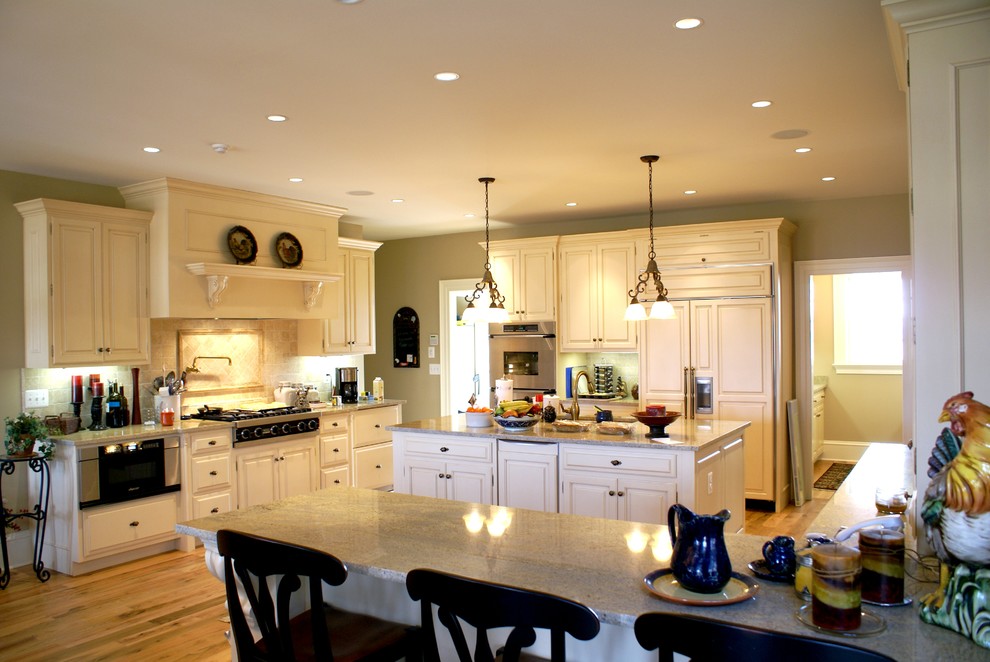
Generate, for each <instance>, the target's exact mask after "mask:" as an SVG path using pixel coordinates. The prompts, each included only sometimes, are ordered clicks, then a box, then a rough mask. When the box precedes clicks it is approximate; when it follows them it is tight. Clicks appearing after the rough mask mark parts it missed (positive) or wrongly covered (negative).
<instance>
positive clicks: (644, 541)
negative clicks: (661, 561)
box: [626, 529, 650, 554]
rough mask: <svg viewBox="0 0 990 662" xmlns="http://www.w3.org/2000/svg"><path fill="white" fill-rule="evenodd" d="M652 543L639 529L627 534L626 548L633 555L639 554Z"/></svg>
mask: <svg viewBox="0 0 990 662" xmlns="http://www.w3.org/2000/svg"><path fill="white" fill-rule="evenodd" d="M649 542H650V536H649V535H648V534H646V533H643V532H642V531H640V530H639V529H633V530H632V531H630V532H629V533H627V534H626V547H628V548H629V551H630V552H632V553H633V554H639V553H640V552H642V551H643V550H644V549H646V546H647V545H648V544H649Z"/></svg>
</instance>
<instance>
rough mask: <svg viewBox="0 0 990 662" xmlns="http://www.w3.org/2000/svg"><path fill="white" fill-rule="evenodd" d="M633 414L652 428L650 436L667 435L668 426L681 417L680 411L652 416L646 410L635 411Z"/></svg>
mask: <svg viewBox="0 0 990 662" xmlns="http://www.w3.org/2000/svg"><path fill="white" fill-rule="evenodd" d="M631 416H632V417H633V418H635V419H636V420H637V421H639V422H640V423H642V424H643V425H648V426H649V428H650V437H667V436H669V435H668V434H667V430H666V428H667V426H668V425H670V424H671V423H673V422H674V421H676V420H677V419H678V418H680V417H681V414H680V412H676V411H669V412H667V413H666V414H665V415H663V416H651V415H650V414H648V413H647V412H645V411H634V412H633V413H632V414H631Z"/></svg>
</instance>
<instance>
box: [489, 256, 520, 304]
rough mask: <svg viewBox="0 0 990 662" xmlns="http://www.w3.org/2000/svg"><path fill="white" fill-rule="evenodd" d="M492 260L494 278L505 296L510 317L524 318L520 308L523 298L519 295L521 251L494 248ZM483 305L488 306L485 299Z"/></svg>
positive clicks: (490, 257)
mask: <svg viewBox="0 0 990 662" xmlns="http://www.w3.org/2000/svg"><path fill="white" fill-rule="evenodd" d="M489 259H490V260H491V263H490V264H491V267H492V269H491V271H492V278H493V279H494V280H495V284H496V285H498V291H499V292H500V293H502V295H503V296H504V297H505V304H504V305H505V309H506V310H507V311H508V312H509V319H510V320H513V321H518V320H520V319H522V314H521V312H520V310H519V308H520V304H521V303H522V300H521V299H520V298H519V296H517V289H518V287H519V284H520V281H519V251H518V250H493V251H491V252H490V253H489ZM483 305H485V306H487V305H488V302H487V301H485V302H484V303H483Z"/></svg>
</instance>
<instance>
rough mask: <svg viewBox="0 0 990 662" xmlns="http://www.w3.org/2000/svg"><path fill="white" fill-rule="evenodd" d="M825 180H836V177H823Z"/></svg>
mask: <svg viewBox="0 0 990 662" xmlns="http://www.w3.org/2000/svg"><path fill="white" fill-rule="evenodd" d="M822 181H823V182H834V181H835V177H822Z"/></svg>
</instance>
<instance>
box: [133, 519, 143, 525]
mask: <svg viewBox="0 0 990 662" xmlns="http://www.w3.org/2000/svg"><path fill="white" fill-rule="evenodd" d="M140 524H141V522H139V521H137V520H134V521H133V522H131V526H138V525H140Z"/></svg>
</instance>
